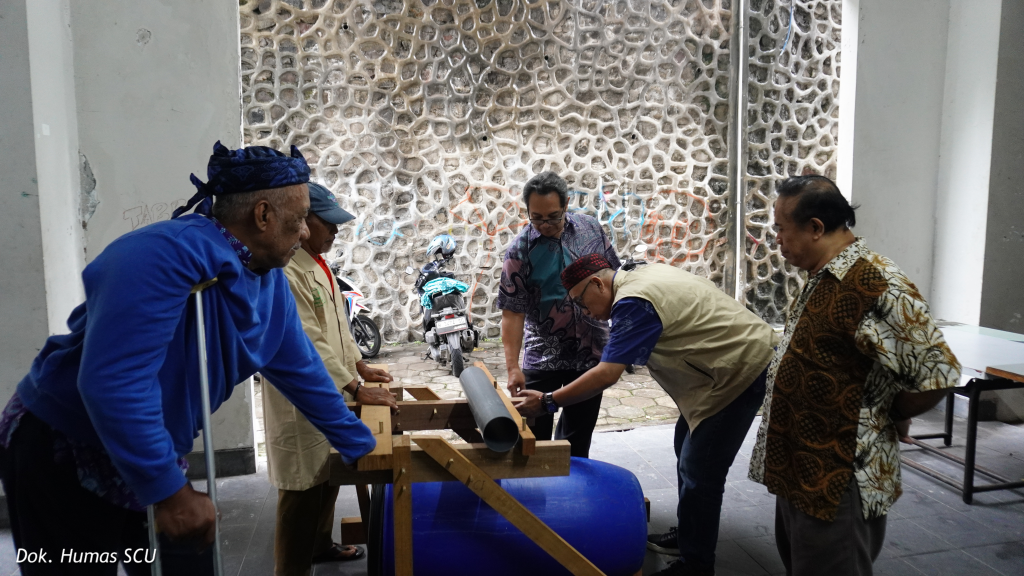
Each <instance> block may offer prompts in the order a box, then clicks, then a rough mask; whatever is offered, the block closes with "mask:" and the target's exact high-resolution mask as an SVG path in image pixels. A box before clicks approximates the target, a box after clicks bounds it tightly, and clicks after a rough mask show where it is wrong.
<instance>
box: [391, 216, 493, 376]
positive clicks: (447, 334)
mask: <svg viewBox="0 0 1024 576" xmlns="http://www.w3.org/2000/svg"><path fill="white" fill-rule="evenodd" d="M454 254H455V240H454V239H453V238H452V237H451V236H448V235H447V234H444V235H441V236H438V237H437V238H434V240H432V241H431V242H430V244H429V245H428V247H427V257H428V258H429V259H430V261H429V262H427V264H426V265H425V266H423V268H421V269H420V271H419V276H418V277H417V278H416V282H415V284H414V287H415V289H416V293H417V294H418V295H419V297H420V302H421V304H420V308H421V310H422V311H423V339H424V341H426V343H427V345H428V346H429V347H430V348H429V350H428V352H427V357H428V358H432V359H433V360H434V361H436V362H439V363H440V364H441V365H442V366H444V365H446V364H450V365H451V371H452V375H453V376H456V377H458V376H459V375H461V374H462V370H463V368H464V367H465V362H464V359H463V353H464V352H472V351H473V349H474V348H476V346H477V344H478V343H479V341H480V332H479V331H478V330H477V329H476V328H474V327H473V325H472V323H471V322H470V319H469V315H468V312H467V306H466V299H465V297H463V295H462V292H464V291H465V290H466V289H467V288H465V285H464V284H461V283H460V282H457V281H456V280H455V274H453V273H451V272H449V271H448V270H447V269H446V267H447V266H448V265H449V264H450V263H451V261H452V258H453V256H454ZM405 273H406V274H408V275H412V274H415V273H416V271H415V270H414V269H413V268H412V266H409V267H407V268H406V269H405ZM444 279H448V280H450V282H444V281H443V280H444ZM458 284H461V287H460V286H457V285H458ZM427 302H429V304H430V307H427V306H424V305H423V304H424V303H427Z"/></svg>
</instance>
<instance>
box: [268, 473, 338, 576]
mask: <svg viewBox="0 0 1024 576" xmlns="http://www.w3.org/2000/svg"><path fill="white" fill-rule="evenodd" d="M337 500H338V486H331V485H330V483H329V482H324V483H322V484H317V485H316V486H313V487H312V488H309V489H308V490H278V491H277V529H276V530H275V531H274V575H275V576H309V573H310V571H311V570H312V568H313V557H314V556H317V555H319V554H323V553H324V552H327V551H328V550H330V549H331V546H333V545H334V540H332V536H331V532H332V531H333V530H334V504H335V502H337Z"/></svg>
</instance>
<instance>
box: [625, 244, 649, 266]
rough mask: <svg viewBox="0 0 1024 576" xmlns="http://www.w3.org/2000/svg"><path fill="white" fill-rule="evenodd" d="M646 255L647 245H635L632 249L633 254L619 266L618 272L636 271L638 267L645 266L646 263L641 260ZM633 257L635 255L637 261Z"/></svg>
mask: <svg viewBox="0 0 1024 576" xmlns="http://www.w3.org/2000/svg"><path fill="white" fill-rule="evenodd" d="M646 254H647V245H646V244H637V245H636V248H634V249H633V254H631V255H630V256H629V258H627V259H626V261H625V262H623V263H622V265H621V266H619V270H623V271H625V272H629V271H630V270H636V269H637V268H638V267H640V266H644V265H646V264H647V261H646V260H644V259H643V257H644V255H646ZM634 255H636V257H638V258H640V259H639V260H637V259H636V258H634Z"/></svg>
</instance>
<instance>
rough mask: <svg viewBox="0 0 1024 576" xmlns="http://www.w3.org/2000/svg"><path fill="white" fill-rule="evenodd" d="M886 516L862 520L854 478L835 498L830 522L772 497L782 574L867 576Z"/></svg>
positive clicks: (883, 536) (879, 546) (883, 531)
mask: <svg viewBox="0 0 1024 576" xmlns="http://www.w3.org/2000/svg"><path fill="white" fill-rule="evenodd" d="M885 521H886V516H880V517H878V518H872V519H871V520H865V519H864V515H863V514H862V513H861V505H860V489H859V488H858V487H857V479H856V478H853V479H851V480H850V486H849V488H848V489H847V490H846V494H843V498H842V499H841V500H840V501H839V513H838V514H837V515H836V519H835V521H833V522H828V521H826V520H820V519H818V518H815V517H813V516H808V515H807V514H804V513H803V512H801V511H799V510H797V509H796V507H794V506H793V504H792V503H790V501H789V500H786V499H785V498H782V497H781V496H776V497H775V544H776V545H777V546H778V548H779V555H780V556H782V563H783V564H784V565H785V566H786V576H820V575H821V574H827V575H828V576H871V575H872V564H873V563H874V561H875V558H878V554H879V553H880V552H881V551H882V544H883V543H884V542H885Z"/></svg>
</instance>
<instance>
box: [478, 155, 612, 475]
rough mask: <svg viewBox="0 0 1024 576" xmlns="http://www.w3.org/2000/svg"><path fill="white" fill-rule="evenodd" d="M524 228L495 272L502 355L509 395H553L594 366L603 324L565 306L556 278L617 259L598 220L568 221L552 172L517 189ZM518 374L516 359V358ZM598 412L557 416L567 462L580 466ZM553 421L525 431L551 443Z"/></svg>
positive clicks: (591, 407) (571, 410)
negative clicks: (598, 259)
mask: <svg viewBox="0 0 1024 576" xmlns="http://www.w3.org/2000/svg"><path fill="white" fill-rule="evenodd" d="M523 203H524V204H525V205H526V209H527V213H528V214H529V218H530V224H528V225H527V226H526V227H525V228H523V230H522V231H521V232H520V233H519V235H518V236H516V238H515V240H513V241H512V245H511V246H510V247H509V249H508V252H507V253H506V254H505V263H504V266H502V270H501V287H500V292H499V294H498V299H497V302H496V304H497V306H498V308H500V309H501V310H502V314H501V343H502V345H503V346H504V348H505V365H506V367H507V368H508V389H509V392H511V394H512V395H513V396H516V395H518V394H519V392H520V391H521V390H523V389H529V390H538V391H540V392H554V391H555V390H557V389H559V388H561V387H562V386H564V385H566V384H568V383H570V382H572V381H573V380H576V379H577V378H579V377H580V376H581V375H582V374H583V373H584V372H586V371H587V370H589V369H591V368H593V367H594V366H596V365H597V363H598V362H599V361H600V360H601V351H602V350H603V349H604V345H605V343H606V342H607V341H608V324H607V322H602V321H598V320H592V319H589V318H585V317H584V316H583V315H581V314H580V313H579V312H578V311H577V310H576V307H575V306H573V304H572V302H570V301H569V300H568V298H566V294H567V292H566V290H565V288H564V287H563V286H562V281H561V274H562V270H564V269H565V267H566V266H568V265H570V264H572V263H573V262H575V261H576V259H577V258H579V257H580V256H583V255H585V254H592V253H599V254H603V255H604V256H605V257H606V258H607V259H608V261H609V262H610V263H611V264H612V266H614V267H615V268H618V267H619V264H620V263H619V258H618V257H617V256H616V255H615V249H614V248H613V247H612V245H611V242H609V241H608V236H607V235H605V233H604V230H603V229H602V228H601V224H600V223H599V222H598V221H597V219H595V218H593V217H591V216H586V215H584V214H568V213H567V212H566V209H567V208H568V204H569V190H568V186H567V185H566V183H565V180H563V179H562V178H561V177H559V176H558V175H557V174H555V173H554V172H544V173H541V174H538V175H536V176H534V177H533V178H531V179H530V180H529V181H528V182H527V183H526V185H525V186H523ZM524 344H525V353H524V354H523V366H522V368H520V366H519V354H520V352H522V351H523V347H524ZM600 411H601V395H600V394H598V395H597V396H594V397H593V398H590V399H589V400H587V401H585V402H581V403H579V404H575V405H573V406H569V407H566V408H564V409H563V410H562V416H561V417H560V418H559V421H558V429H557V430H555V431H554V432H555V439H558V440H562V439H564V440H568V441H569V444H570V445H571V450H570V452H571V454H572V455H573V456H579V457H583V458H586V457H587V456H588V455H589V454H590V440H591V437H592V436H593V433H594V425H595V424H596V423H597V416H598V413H599V412H600ZM553 425H554V415H548V416H541V417H539V418H537V419H536V421H535V423H534V424H533V425H532V426H530V429H531V430H532V431H533V433H534V435H535V436H536V437H537V438H538V439H540V440H549V439H551V432H552V428H553Z"/></svg>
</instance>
